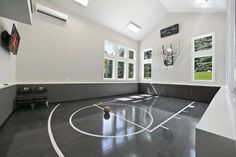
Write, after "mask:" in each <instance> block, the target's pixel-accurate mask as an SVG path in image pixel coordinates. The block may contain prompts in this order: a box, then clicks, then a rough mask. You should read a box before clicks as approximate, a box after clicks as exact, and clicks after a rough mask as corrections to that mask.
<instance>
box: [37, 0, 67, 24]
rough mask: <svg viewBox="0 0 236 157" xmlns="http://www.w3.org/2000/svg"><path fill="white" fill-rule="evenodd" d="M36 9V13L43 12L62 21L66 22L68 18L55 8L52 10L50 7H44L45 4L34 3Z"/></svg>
mask: <svg viewBox="0 0 236 157" xmlns="http://www.w3.org/2000/svg"><path fill="white" fill-rule="evenodd" d="M36 11H37V12H38V13H41V14H44V15H47V16H51V17H53V18H56V19H58V20H61V21H64V22H66V21H67V18H68V16H67V15H65V14H63V13H60V12H58V11H56V10H53V9H51V8H48V7H45V6H43V5H41V4H38V3H36Z"/></svg>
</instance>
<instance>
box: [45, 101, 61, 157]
mask: <svg viewBox="0 0 236 157" xmlns="http://www.w3.org/2000/svg"><path fill="white" fill-rule="evenodd" d="M59 105H61V104H58V105H57V106H55V107H54V109H53V110H52V111H51V113H50V115H49V117H48V135H49V138H50V141H51V143H52V146H53V148H54V150H55V151H56V153H57V155H58V156H59V157H64V154H63V153H62V152H61V150H60V149H59V147H58V145H57V143H56V141H55V139H54V137H53V134H52V128H51V120H52V115H53V113H54V111H55V110H56V109H57V107H58V106H59Z"/></svg>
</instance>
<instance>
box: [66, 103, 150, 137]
mask: <svg viewBox="0 0 236 157" xmlns="http://www.w3.org/2000/svg"><path fill="white" fill-rule="evenodd" d="M98 105H99V106H102V105H105V104H98ZM111 106H118V104H114V105H111ZM120 106H121V105H120ZM125 106H131V107H134V108H137V109H140V110H143V111H144V112H146V113H147V114H148V115H149V116H150V118H151V122H150V123H149V124H148V126H147V127H143V128H142V129H141V130H139V131H136V132H133V133H130V134H124V135H113V136H112V135H111V136H107V135H97V134H93V133H89V132H86V131H83V130H81V129H79V128H77V127H76V126H75V125H74V124H73V122H72V119H73V116H74V115H75V114H76V113H78V112H80V111H82V110H85V109H88V108H92V107H96V106H95V105H90V106H86V107H83V108H81V109H79V110H77V111H75V112H74V113H73V114H72V115H71V116H70V119H69V123H70V125H71V127H72V128H73V129H74V130H76V131H78V132H80V133H82V134H85V135H88V136H93V137H100V138H118V137H127V136H133V135H136V134H140V133H142V132H144V131H145V130H147V129H148V128H149V127H150V126H151V125H152V123H153V117H152V115H151V113H150V112H148V111H146V110H144V109H143V108H141V107H137V106H133V105H127V104H125ZM111 114H113V113H111ZM114 116H116V115H114Z"/></svg>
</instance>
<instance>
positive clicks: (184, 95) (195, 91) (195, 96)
mask: <svg viewBox="0 0 236 157" xmlns="http://www.w3.org/2000/svg"><path fill="white" fill-rule="evenodd" d="M138 89H139V93H143V94H154V95H160V96H167V97H174V98H180V99H189V100H194V101H200V102H207V103H210V102H211V100H212V99H213V97H214V96H215V94H216V93H217V91H218V90H219V89H220V87H205V86H191V85H189V86H188V85H170V84H153V83H139V87H138Z"/></svg>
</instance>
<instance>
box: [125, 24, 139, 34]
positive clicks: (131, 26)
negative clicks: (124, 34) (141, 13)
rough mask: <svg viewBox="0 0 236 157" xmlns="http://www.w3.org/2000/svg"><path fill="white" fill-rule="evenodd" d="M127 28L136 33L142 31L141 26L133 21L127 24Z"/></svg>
mask: <svg viewBox="0 0 236 157" xmlns="http://www.w3.org/2000/svg"><path fill="white" fill-rule="evenodd" d="M127 28H128V29H129V30H130V31H132V32H135V33H139V32H140V31H141V27H140V26H138V25H137V24H135V23H133V22H129V24H128V25H127Z"/></svg>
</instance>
